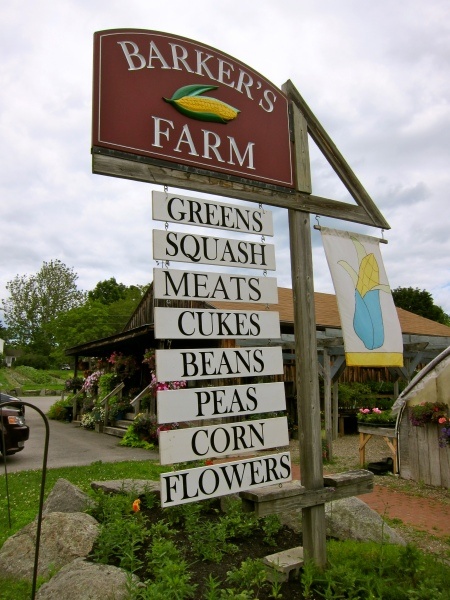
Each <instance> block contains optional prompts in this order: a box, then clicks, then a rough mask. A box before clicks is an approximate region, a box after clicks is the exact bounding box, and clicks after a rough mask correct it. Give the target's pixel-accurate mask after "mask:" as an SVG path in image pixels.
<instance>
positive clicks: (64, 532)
mask: <svg viewBox="0 0 450 600" xmlns="http://www.w3.org/2000/svg"><path fill="white" fill-rule="evenodd" d="M36 528H37V522H36V521H33V522H32V523H29V524H28V525H26V526H25V527H24V528H23V529H21V530H20V531H18V532H17V533H15V534H14V535H12V536H11V537H10V538H8V539H7V540H6V542H5V543H4V544H3V547H2V549H1V550H0V573H3V574H4V575H10V576H12V577H14V578H23V579H31V578H32V577H33V568H34V555H35V547H36ZM98 529H99V525H98V523H97V521H96V520H95V519H94V518H93V517H91V516H90V515H87V514H84V513H60V512H52V513H49V514H47V515H46V516H45V517H43V519H42V527H41V537H40V544H39V563H38V575H43V576H48V575H49V574H50V572H51V571H53V570H54V569H60V568H61V567H63V566H64V565H66V564H67V563H69V562H72V561H73V560H74V559H75V558H79V557H84V556H87V555H88V554H89V553H90V552H91V550H92V548H93V545H94V542H95V540H96V538H97V535H98Z"/></svg>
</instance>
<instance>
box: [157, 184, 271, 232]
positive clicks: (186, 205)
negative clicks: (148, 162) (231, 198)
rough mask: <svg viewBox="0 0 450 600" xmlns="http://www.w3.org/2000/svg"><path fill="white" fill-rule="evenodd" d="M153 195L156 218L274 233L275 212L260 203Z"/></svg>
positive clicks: (205, 225) (164, 194) (189, 223)
mask: <svg viewBox="0 0 450 600" xmlns="http://www.w3.org/2000/svg"><path fill="white" fill-rule="evenodd" d="M152 198H153V219H154V220H155V221H165V222H168V223H180V224H183V225H194V226H196V227H213V228H214V229H227V230H229V231H240V232H243V233H255V234H257V235H273V219H272V213H271V211H270V210H265V209H263V208H259V206H258V205H257V204H252V205H250V206H249V205H243V204H225V203H224V202H216V201H214V200H205V199H203V198H192V197H191V196H180V195H178V194H170V193H169V192H167V193H166V192H156V191H153V192H152Z"/></svg>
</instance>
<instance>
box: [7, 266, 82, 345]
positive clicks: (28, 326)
mask: <svg viewBox="0 0 450 600" xmlns="http://www.w3.org/2000/svg"><path fill="white" fill-rule="evenodd" d="M77 279H78V275H77V274H76V273H75V272H74V271H73V269H72V268H71V267H67V266H66V265H65V264H64V263H63V262H61V261H60V260H58V259H56V260H51V261H50V262H44V263H43V264H42V267H41V269H40V270H39V271H38V272H37V273H36V274H35V275H16V277H15V278H14V279H13V280H12V281H9V282H8V283H7V284H6V289H7V290H8V292H9V297H8V298H6V300H2V304H3V310H4V315H5V323H6V325H7V327H8V335H9V339H10V341H12V342H14V343H15V344H17V345H20V346H23V347H25V348H27V349H28V350H30V351H33V352H38V353H42V354H44V355H46V356H48V355H49V354H50V352H51V350H52V349H53V347H54V346H55V339H54V331H53V328H52V324H53V322H54V320H55V318H56V317H57V316H58V315H59V314H61V313H63V312H65V311H67V310H70V309H72V308H74V307H76V306H79V305H80V304H81V303H82V302H83V299H84V293H83V292H81V291H80V290H78V288H77V285H76V280H77Z"/></svg>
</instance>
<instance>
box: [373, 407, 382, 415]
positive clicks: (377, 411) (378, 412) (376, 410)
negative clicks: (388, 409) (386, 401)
mask: <svg viewBox="0 0 450 600" xmlns="http://www.w3.org/2000/svg"><path fill="white" fill-rule="evenodd" d="M372 412H374V413H377V415H379V414H380V413H381V412H382V411H381V410H380V409H379V408H374V409H373V411H372Z"/></svg>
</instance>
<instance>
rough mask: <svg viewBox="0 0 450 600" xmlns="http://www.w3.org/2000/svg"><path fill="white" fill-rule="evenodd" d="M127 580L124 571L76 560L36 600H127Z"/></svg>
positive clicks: (43, 589) (38, 594) (40, 591)
mask: <svg viewBox="0 0 450 600" xmlns="http://www.w3.org/2000/svg"><path fill="white" fill-rule="evenodd" d="M128 578H129V574H127V572H126V571H124V570H123V569H119V568H117V567H112V566H110V565H97V564H94V563H90V562H87V561H85V560H83V559H82V558H77V559H76V560H74V561H73V562H71V563H69V564H68V565H66V566H65V567H63V568H62V569H61V570H60V571H59V573H57V574H56V575H55V576H54V577H52V579H50V581H49V582H48V583H45V584H44V585H43V586H42V587H41V588H40V589H39V591H38V593H37V594H36V600H61V599H62V598H63V599H64V600H126V599H127V598H129V597H130V595H129V592H128V591H127V581H128ZM133 580H134V582H135V583H137V582H138V578H137V577H136V576H133Z"/></svg>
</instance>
